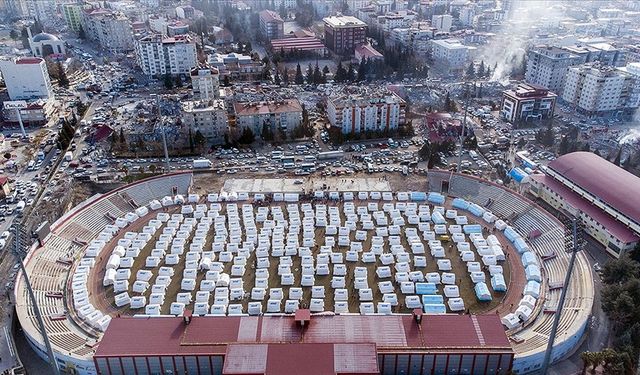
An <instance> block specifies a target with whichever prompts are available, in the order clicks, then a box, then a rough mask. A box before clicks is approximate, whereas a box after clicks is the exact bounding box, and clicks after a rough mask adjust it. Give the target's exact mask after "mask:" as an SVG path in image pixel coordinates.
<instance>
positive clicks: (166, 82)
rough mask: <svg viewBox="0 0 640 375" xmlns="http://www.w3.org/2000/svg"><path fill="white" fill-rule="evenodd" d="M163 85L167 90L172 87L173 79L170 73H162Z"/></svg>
mask: <svg viewBox="0 0 640 375" xmlns="http://www.w3.org/2000/svg"><path fill="white" fill-rule="evenodd" d="M164 87H165V88H166V89H167V90H171V89H172V88H173V80H171V75H170V74H165V75H164Z"/></svg>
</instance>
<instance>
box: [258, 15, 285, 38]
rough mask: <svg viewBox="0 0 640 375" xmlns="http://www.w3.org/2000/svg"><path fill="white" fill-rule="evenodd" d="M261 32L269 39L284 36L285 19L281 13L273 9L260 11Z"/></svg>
mask: <svg viewBox="0 0 640 375" xmlns="http://www.w3.org/2000/svg"><path fill="white" fill-rule="evenodd" d="M260 32H261V33H262V35H263V36H264V37H265V38H267V39H268V40H271V39H280V38H283V37H284V21H283V20H282V17H280V15H279V14H278V13H276V12H274V11H272V10H268V9H265V10H263V11H262V12H260Z"/></svg>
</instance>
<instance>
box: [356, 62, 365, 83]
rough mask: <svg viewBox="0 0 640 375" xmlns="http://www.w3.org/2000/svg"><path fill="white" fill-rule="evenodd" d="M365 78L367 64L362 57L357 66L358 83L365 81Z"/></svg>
mask: <svg viewBox="0 0 640 375" xmlns="http://www.w3.org/2000/svg"><path fill="white" fill-rule="evenodd" d="M366 77H367V63H366V61H365V60H364V57H363V58H362V60H360V65H359V66H358V78H357V80H358V82H362V81H364V80H365V79H366Z"/></svg>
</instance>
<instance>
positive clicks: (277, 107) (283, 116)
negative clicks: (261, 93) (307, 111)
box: [233, 99, 302, 135]
mask: <svg viewBox="0 0 640 375" xmlns="http://www.w3.org/2000/svg"><path fill="white" fill-rule="evenodd" d="M233 108H234V115H235V116H234V117H235V127H236V129H237V132H238V134H240V133H241V132H242V130H243V129H245V128H249V129H251V130H252V131H253V133H254V134H258V135H259V134H261V133H262V129H263V127H264V126H265V125H266V126H268V127H269V128H270V129H271V131H272V132H274V133H277V132H279V131H281V130H282V131H284V132H285V133H286V134H290V133H291V131H293V129H295V128H297V127H298V126H300V124H301V123H302V105H301V104H300V101H299V100H298V99H284V100H271V101H260V102H243V103H238V102H237V103H234V104H233Z"/></svg>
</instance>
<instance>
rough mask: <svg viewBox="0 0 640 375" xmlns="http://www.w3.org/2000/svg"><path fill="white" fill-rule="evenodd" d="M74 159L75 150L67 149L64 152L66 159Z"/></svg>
mask: <svg viewBox="0 0 640 375" xmlns="http://www.w3.org/2000/svg"><path fill="white" fill-rule="evenodd" d="M71 160H73V152H71V151H67V152H65V153H64V161H71Z"/></svg>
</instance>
